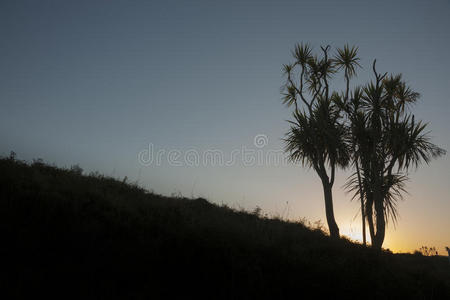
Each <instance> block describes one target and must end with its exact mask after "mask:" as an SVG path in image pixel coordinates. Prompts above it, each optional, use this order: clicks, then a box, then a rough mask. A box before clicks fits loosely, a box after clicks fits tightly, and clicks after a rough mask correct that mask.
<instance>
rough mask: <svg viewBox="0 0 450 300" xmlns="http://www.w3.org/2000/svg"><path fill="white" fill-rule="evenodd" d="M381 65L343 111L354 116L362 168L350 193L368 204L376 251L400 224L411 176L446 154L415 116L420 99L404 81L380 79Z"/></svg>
mask: <svg viewBox="0 0 450 300" xmlns="http://www.w3.org/2000/svg"><path fill="white" fill-rule="evenodd" d="M375 64H376V61H374V63H373V72H374V74H375V81H373V82H370V83H369V84H367V85H366V86H365V87H363V88H361V89H360V88H357V89H356V90H355V91H354V92H353V93H352V95H351V97H349V99H346V100H343V101H341V103H340V105H339V106H340V107H343V108H344V109H343V110H345V111H346V112H347V114H348V119H349V121H350V124H349V127H350V132H351V142H352V147H351V148H352V156H353V159H354V161H355V166H356V168H357V169H356V172H355V173H354V174H353V176H351V177H350V180H349V181H348V182H347V188H348V189H349V190H350V191H354V192H355V196H356V195H358V194H359V195H360V196H362V198H363V199H364V203H365V205H364V206H365V207H364V208H365V216H366V219H367V224H368V227H369V232H370V237H371V240H372V246H373V247H374V248H376V249H381V247H382V245H383V242H384V238H385V227H386V223H387V221H388V219H389V218H390V219H391V220H392V221H393V222H395V221H396V219H397V215H398V212H397V207H396V204H397V201H398V200H399V199H402V195H403V193H404V192H405V181H406V180H408V171H409V170H410V169H411V167H415V168H417V167H418V166H419V165H420V164H421V163H423V162H425V163H429V161H430V160H431V159H433V158H437V157H439V156H441V155H443V154H445V151H444V150H443V149H441V148H439V147H438V146H436V145H434V144H433V143H431V141H430V136H429V133H428V132H427V131H426V124H425V123H423V122H421V121H416V120H415V117H414V115H413V114H412V113H411V112H410V108H411V106H412V105H413V104H415V103H416V101H417V100H418V99H419V94H418V93H417V92H414V91H413V90H412V89H411V88H410V87H408V86H407V85H406V84H405V82H404V81H403V80H402V78H401V75H395V76H394V75H391V76H387V74H384V75H381V74H379V73H377V71H376V68H375Z"/></svg>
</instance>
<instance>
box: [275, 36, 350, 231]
mask: <svg viewBox="0 0 450 300" xmlns="http://www.w3.org/2000/svg"><path fill="white" fill-rule="evenodd" d="M329 50H330V47H329V46H327V47H321V52H320V56H318V55H313V53H312V48H311V47H310V46H309V45H307V44H299V45H296V47H295V49H294V51H293V57H294V59H295V61H294V63H292V64H288V65H284V72H285V74H286V76H287V80H286V84H285V89H284V98H283V102H284V103H285V104H287V105H288V106H293V107H294V112H293V120H292V121H290V124H291V128H290V130H289V132H288V133H287V134H286V138H285V143H286V148H285V150H286V151H287V152H288V153H289V155H290V158H291V160H292V161H294V162H301V163H302V164H303V166H306V167H309V168H313V169H314V170H315V171H316V173H317V174H318V175H319V177H320V179H321V182H322V186H323V191H324V199H325V213H326V218H327V223H328V228H329V231H330V236H332V237H339V227H338V225H337V224H336V220H335V217H334V210H333V195H332V188H333V184H334V180H335V174H336V168H337V167H343V168H344V167H346V166H347V165H348V164H349V160H350V149H349V143H348V134H347V133H348V132H347V129H346V126H345V124H344V122H343V120H342V118H343V111H342V109H341V108H340V107H339V106H338V105H336V103H335V99H336V98H339V97H340V96H339V94H338V93H336V92H332V91H331V88H330V80H331V79H332V78H333V76H335V74H336V73H337V72H339V71H344V73H345V78H346V80H347V90H346V91H345V92H344V94H343V95H342V97H344V98H345V97H348V87H349V81H350V78H351V77H352V75H353V74H354V70H355V68H356V66H357V59H355V58H356V50H355V49H354V48H352V49H349V48H348V47H345V48H344V49H343V50H341V49H338V51H337V54H336V56H335V57H330V56H329ZM349 51H352V53H353V54H352V56H353V58H351V59H350V60H349V59H348V57H344V55H343V54H345V53H347V54H348V52H349Z"/></svg>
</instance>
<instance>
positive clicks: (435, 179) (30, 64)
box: [0, 1, 450, 251]
mask: <svg viewBox="0 0 450 300" xmlns="http://www.w3.org/2000/svg"><path fill="white" fill-rule="evenodd" d="M449 13H450V2H449V1H427V2H425V1H395V2H392V1H339V2H337V1H221V2H219V1H217V2H215V1H2V2H1V3H0V36H1V39H2V43H1V44H0V53H1V55H0V105H1V109H0V154H2V155H8V154H9V151H11V150H14V151H15V152H16V153H17V154H18V157H19V158H20V159H25V160H31V159H33V158H43V159H44V160H46V161H48V162H50V163H55V164H57V165H58V166H70V165H73V164H79V165H80V166H81V167H82V168H83V169H85V170H86V171H87V172H89V171H95V170H97V171H99V172H101V173H104V174H106V175H111V176H114V177H118V178H123V177H124V176H127V177H128V178H129V180H131V181H138V182H139V184H140V185H142V186H145V187H147V188H149V189H153V190H154V191H155V192H158V193H162V194H168V195H170V194H172V193H181V194H183V195H185V196H191V195H194V196H203V197H207V198H208V199H210V200H211V201H213V202H216V203H227V204H229V205H234V206H235V207H244V208H247V209H252V208H254V207H255V206H256V205H258V206H260V207H262V208H263V210H264V211H266V212H268V213H270V214H281V215H284V216H285V217H286V216H287V217H288V218H291V219H298V218H300V217H306V218H308V219H310V220H312V221H315V220H318V219H321V220H325V217H324V208H323V198H322V190H321V186H320V180H319V179H318V177H317V176H316V174H315V173H314V172H313V171H308V170H305V169H303V168H301V167H300V166H294V165H283V166H277V165H274V164H268V165H261V166H252V167H248V166H244V165H243V164H242V163H236V164H233V165H231V166H211V165H206V166H201V165H200V166H186V165H184V166H181V167H177V166H170V165H169V164H167V163H163V164H160V165H158V166H155V165H153V166H152V165H151V166H143V165H142V164H140V163H139V161H138V154H139V153H140V152H141V151H142V150H144V149H146V148H148V145H149V144H150V143H151V144H152V145H154V147H155V149H165V150H167V151H168V150H170V149H174V150H179V151H182V152H183V153H185V152H186V151H187V150H189V149H194V150H196V151H198V152H199V153H204V151H206V150H208V149H216V150H220V151H222V152H223V153H225V155H226V156H229V155H230V154H231V153H232V151H233V149H242V148H243V147H247V148H249V149H257V148H255V146H254V144H253V141H254V137H255V136H256V135H258V134H263V135H265V136H267V138H268V144H267V145H266V146H265V147H264V148H263V150H265V151H269V150H274V151H276V150H279V149H281V148H282V141H281V138H282V137H283V135H284V133H285V132H286V130H287V128H288V126H287V123H286V122H285V120H286V119H288V118H290V111H289V109H287V108H286V107H284V106H283V105H282V104H281V100H280V99H281V95H280V87H281V86H282V84H283V77H282V72H281V68H282V64H284V63H288V62H290V61H292V59H291V55H290V51H291V50H292V48H293V47H294V45H295V43H297V42H309V43H311V44H312V45H313V46H315V47H316V48H318V47H319V46H320V45H325V44H329V45H331V46H332V47H340V46H343V45H344V44H346V43H348V44H350V45H356V46H358V47H359V56H360V57H361V65H362V66H363V69H361V70H359V79H358V80H359V81H360V82H365V81H367V80H368V79H369V78H371V76H372V74H371V72H370V68H371V62H372V60H373V59H374V58H376V59H377V61H378V63H377V65H378V69H379V71H380V72H393V73H403V75H404V78H405V79H406V80H407V82H408V83H409V84H410V85H411V86H412V87H413V88H414V89H415V90H416V91H418V92H420V93H421V95H422V99H421V102H420V103H419V104H418V105H417V106H416V107H415V113H416V115H417V116H418V117H420V118H422V119H423V120H425V121H429V122H430V124H429V129H430V130H432V136H433V137H434V139H433V141H434V142H435V143H436V144H438V145H440V146H441V147H443V148H445V149H447V150H448V149H450V133H449V132H448V127H449V113H450V109H449V108H450V104H449V95H450V76H449V75H448V74H449V73H448V70H450V61H449V59H448V57H447V55H448V49H449V48H450V30H449V28H450V21H449V18H448V15H449ZM335 83H336V87H338V88H339V87H340V86H342V83H343V79H342V78H337V79H336V81H335ZM449 170H450V160H449V158H448V156H446V157H443V158H441V159H439V161H434V162H432V164H431V165H430V166H423V167H421V168H419V169H418V170H417V172H412V173H411V181H410V182H409V185H408V187H409V192H410V194H409V195H406V200H405V201H404V202H402V203H400V207H399V209H400V215H401V218H400V220H399V223H398V224H397V228H396V230H394V228H393V227H392V226H391V227H390V231H389V233H388V236H387V239H386V243H385V246H386V247H392V248H393V249H397V250H405V251H406V250H412V249H416V248H419V247H420V246H422V245H429V246H437V247H440V248H442V247H443V246H445V245H449V244H450V231H449V230H450V229H449V228H450V218H449V217H448V213H449V212H450V203H449V202H450V201H449V200H450V199H449V196H450V187H449V185H448V178H449V175H450V171H449ZM338 175H339V177H338V181H337V183H336V184H335V188H334V193H335V210H336V211H335V214H336V218H337V221H338V224H339V225H340V227H341V231H342V232H343V233H345V234H347V235H349V236H350V237H352V238H355V239H356V238H359V236H360V226H359V224H360V223H359V217H356V218H355V215H356V214H357V212H358V205H357V203H353V202H350V200H349V196H348V195H346V194H345V193H344V192H343V191H342V189H341V187H342V185H343V184H344V182H345V178H346V176H347V175H348V174H347V173H342V172H341V173H340V174H338ZM442 250H443V249H440V251H442Z"/></svg>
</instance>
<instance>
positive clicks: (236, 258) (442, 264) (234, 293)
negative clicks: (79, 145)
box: [0, 159, 450, 299]
mask: <svg viewBox="0 0 450 300" xmlns="http://www.w3.org/2000/svg"><path fill="white" fill-rule="evenodd" d="M274 200H276V199H274ZM0 239H1V243H0V245H1V247H0V251H1V252H0V264H1V265H0V266H1V272H2V273H3V274H2V275H3V276H2V278H3V279H1V281H0V282H1V283H0V284H1V286H0V289H1V290H0V293H1V295H0V298H3V299H7V298H6V297H3V296H6V295H9V296H13V297H14V298H25V297H27V298H30V297H33V298H36V297H37V296H44V297H46V298H54V297H58V298H59V299H66V298H79V299H109V298H122V299H155V298H165V299H167V298H171V297H173V296H177V298H179V299H189V298H191V299H197V298H205V297H206V298H208V299H258V298H265V299H266V298H273V299H288V298H295V299H301V298H306V297H308V298H309V297H311V296H315V297H317V298H323V297H329V298H343V297H345V298H369V299H374V298H379V299H385V298H391V299H400V298H406V297H408V298H414V299H450V265H449V263H448V260H447V258H446V257H423V256H419V255H405V254H392V253H388V252H383V253H376V252H374V251H372V250H371V249H367V248H364V247H362V246H361V245H358V244H353V243H351V242H349V241H347V240H331V239H330V238H328V237H327V236H326V235H324V234H323V233H322V232H321V231H319V230H311V229H309V228H307V227H305V226H304V225H302V224H300V223H292V222H284V221H281V220H275V219H267V218H261V217H258V216H257V215H255V214H250V213H246V212H238V211H235V210H233V209H230V208H227V207H219V206H216V205H213V204H210V203H208V202H207V201H206V200H204V199H195V200H191V199H185V198H168V197H163V196H159V195H155V194H152V193H149V192H147V191H145V190H143V189H141V188H139V187H137V186H134V185H129V184H126V183H124V182H121V181H117V180H114V179H111V178H107V177H103V176H101V175H90V176H83V175H81V173H80V170H77V169H73V170H63V169H58V168H55V167H51V166H47V165H44V164H42V163H39V162H37V163H34V164H32V165H27V164H25V163H23V162H20V161H17V160H14V159H0Z"/></svg>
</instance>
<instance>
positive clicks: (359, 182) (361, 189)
mask: <svg viewBox="0 0 450 300" xmlns="http://www.w3.org/2000/svg"><path fill="white" fill-rule="evenodd" d="M355 166H356V174H357V175H358V186H359V199H360V200H361V222H362V238H363V244H364V246H365V245H366V214H365V212H364V193H363V188H362V182H361V174H360V172H359V165H358V161H357V160H356V161H355Z"/></svg>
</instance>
